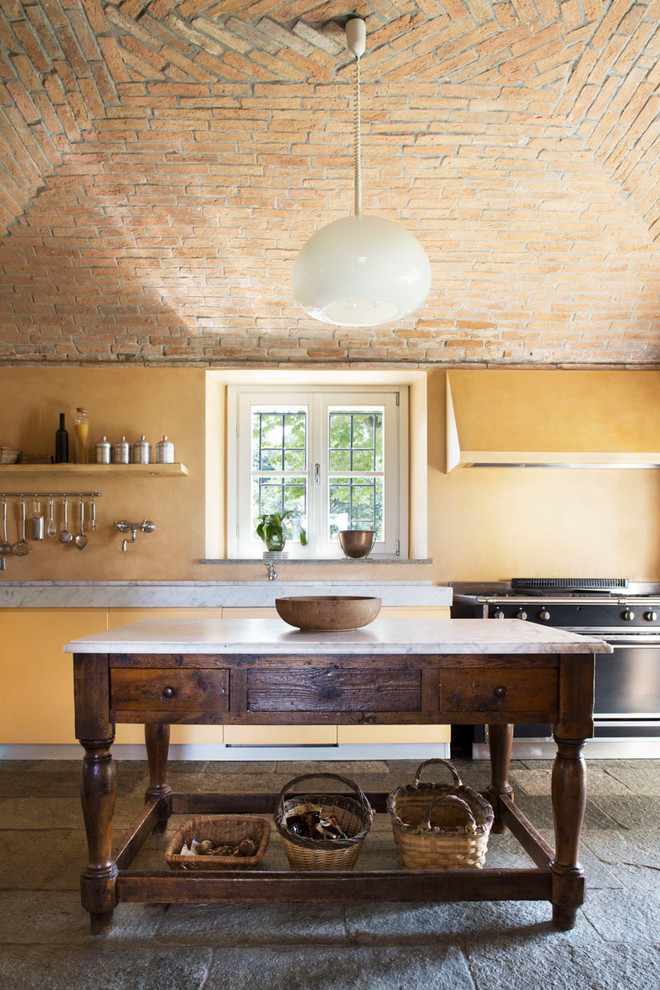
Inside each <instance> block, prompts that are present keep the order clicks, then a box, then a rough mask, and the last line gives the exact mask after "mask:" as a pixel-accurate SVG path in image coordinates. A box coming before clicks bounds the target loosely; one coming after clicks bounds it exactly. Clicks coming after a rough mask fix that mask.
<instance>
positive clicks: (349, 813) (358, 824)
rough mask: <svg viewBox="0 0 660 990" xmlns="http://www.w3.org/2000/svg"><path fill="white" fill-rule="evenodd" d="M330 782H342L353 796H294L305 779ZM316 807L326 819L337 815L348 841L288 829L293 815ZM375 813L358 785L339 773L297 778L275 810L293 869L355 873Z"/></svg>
mask: <svg viewBox="0 0 660 990" xmlns="http://www.w3.org/2000/svg"><path fill="white" fill-rule="evenodd" d="M310 779H319V780H320V779H326V780H334V781H340V783H342V784H344V785H345V786H347V787H349V788H350V789H351V791H352V792H353V793H352V794H328V793H323V794H320V793H317V792H315V793H308V792H305V793H304V794H300V793H298V794H291V793H290V792H291V791H292V789H293V788H294V787H296V786H297V785H298V784H300V783H301V782H302V781H303V780H310ZM312 807H316V808H321V809H322V815H323V817H328V816H330V815H333V816H334V817H335V818H336V819H337V821H338V823H339V825H340V826H341V828H342V830H343V831H344V832H345V833H346V835H347V838H346V839H311V838H307V837H306V836H303V835H297V834H296V833H295V832H292V831H291V829H289V828H287V826H286V824H285V823H286V819H287V818H288V816H289V815H296V814H301V813H302V812H304V811H309V810H310V808H312ZM373 815H374V813H373V810H372V807H371V805H370V804H369V802H368V800H367V798H366V795H365V794H363V792H362V791H361V790H360V788H359V787H358V785H357V784H356V783H355V782H354V781H353V780H349V778H348V777H341V776H340V775H339V774H336V773H318V774H303V775H302V776H300V777H294V779H293V780H290V781H289V783H288V784H285V786H284V787H283V788H282V790H281V791H280V795H279V797H278V799H277V805H276V807H275V825H276V827H277V831H278V832H279V833H280V836H281V837H282V843H283V844H284V849H285V851H286V855H287V858H288V860H289V866H290V867H291V869H292V870H352V869H353V867H354V866H355V863H356V861H357V858H358V856H359V854H360V849H361V848H362V843H363V842H364V840H365V837H366V835H367V833H368V831H369V829H370V828H371V822H372V819H373Z"/></svg>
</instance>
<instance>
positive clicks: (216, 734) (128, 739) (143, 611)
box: [108, 608, 224, 745]
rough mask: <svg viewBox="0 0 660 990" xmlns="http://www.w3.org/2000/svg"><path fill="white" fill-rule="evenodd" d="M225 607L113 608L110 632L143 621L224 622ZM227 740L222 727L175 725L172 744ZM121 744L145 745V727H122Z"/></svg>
mask: <svg viewBox="0 0 660 990" xmlns="http://www.w3.org/2000/svg"><path fill="white" fill-rule="evenodd" d="M221 617H222V609H221V608H111V609H110V610H109V611H108V629H116V627H117V626H125V625H127V624H128V623H130V622H139V621H140V620H141V619H200V618H201V619H220V618H221ZM223 741H224V727H223V726H222V725H173V726H172V727H171V729H170V743H171V744H172V745H175V744H181V743H183V744H186V745H193V744H198V745H209V744H213V743H222V742H223ZM115 742H117V743H120V744H121V743H144V726H143V725H118V726H117V735H116V736H115Z"/></svg>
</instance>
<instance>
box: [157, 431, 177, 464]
mask: <svg viewBox="0 0 660 990" xmlns="http://www.w3.org/2000/svg"><path fill="white" fill-rule="evenodd" d="M156 464H174V444H173V443H172V441H171V440H168V439H167V437H163V439H162V440H159V441H158V443H157V444H156Z"/></svg>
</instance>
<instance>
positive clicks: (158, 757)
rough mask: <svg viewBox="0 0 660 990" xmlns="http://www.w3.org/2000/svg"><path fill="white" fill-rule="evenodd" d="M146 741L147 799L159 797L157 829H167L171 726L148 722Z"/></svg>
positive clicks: (170, 810) (169, 810)
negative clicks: (168, 761) (168, 762)
mask: <svg viewBox="0 0 660 990" xmlns="http://www.w3.org/2000/svg"><path fill="white" fill-rule="evenodd" d="M144 741H145V745H146V747H147V758H148V760H149V787H148V788H147V791H146V793H145V795H144V797H145V800H146V801H149V800H150V799H153V798H157V799H159V807H158V811H159V821H158V825H157V827H156V829H155V831H157V832H163V831H165V828H166V827H167V819H168V818H169V817H170V815H171V813H172V809H171V802H170V795H171V793H172V788H171V787H170V785H169V784H168V783H167V754H168V750H169V747H170V727H169V725H168V724H165V723H162V722H155V723H148V724H147V725H145V727H144Z"/></svg>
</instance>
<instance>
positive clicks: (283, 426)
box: [251, 407, 307, 471]
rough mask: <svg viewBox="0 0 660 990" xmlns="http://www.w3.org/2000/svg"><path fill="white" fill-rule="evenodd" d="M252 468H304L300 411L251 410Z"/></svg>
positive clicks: (304, 434)
mask: <svg viewBox="0 0 660 990" xmlns="http://www.w3.org/2000/svg"><path fill="white" fill-rule="evenodd" d="M251 432H252V468H253V470H255V471H304V470H305V469H306V446H307V414H306V412H305V411H304V410H292V411H290V412H288V411H281V412H280V411H278V410H273V409H257V408H254V407H253V409H252V431H251Z"/></svg>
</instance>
